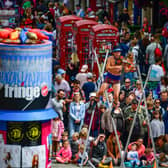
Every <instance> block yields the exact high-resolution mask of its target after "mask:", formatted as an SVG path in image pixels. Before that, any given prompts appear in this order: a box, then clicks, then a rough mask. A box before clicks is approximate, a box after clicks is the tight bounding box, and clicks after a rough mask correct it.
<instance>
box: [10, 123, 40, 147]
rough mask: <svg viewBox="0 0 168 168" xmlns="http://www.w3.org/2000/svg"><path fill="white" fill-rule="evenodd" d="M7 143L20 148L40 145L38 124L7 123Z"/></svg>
mask: <svg viewBox="0 0 168 168" xmlns="http://www.w3.org/2000/svg"><path fill="white" fill-rule="evenodd" d="M7 130H8V131H7V143H8V144H15V145H16V144H20V145H22V146H36V145H41V123H40V122H8V123H7Z"/></svg>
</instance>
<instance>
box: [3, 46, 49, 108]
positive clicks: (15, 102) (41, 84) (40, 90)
mask: <svg viewBox="0 0 168 168" xmlns="http://www.w3.org/2000/svg"><path fill="white" fill-rule="evenodd" d="M43 45H44V46H43ZM49 46H50V45H48V46H47V45H46V46H45V44H41V46H39V47H37V48H33V47H32V49H31V50H30V49H29V46H23V48H22V46H16V47H13V46H12V47H13V48H12V47H8V48H7V47H6V46H5V45H3V44H2V45H1V44H0V53H1V55H0V109H7V110H23V109H24V107H25V106H27V105H28V104H29V105H28V106H27V108H26V109H24V110H32V109H43V108H45V107H46V105H47V104H48V100H49V97H50V92H51V83H52V81H51V80H52V76H51V75H52V72H51V70H52V68H51V67H52V59H51V57H52V52H51V51H50V47H49Z"/></svg>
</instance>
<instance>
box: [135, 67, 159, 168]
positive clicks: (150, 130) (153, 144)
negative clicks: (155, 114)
mask: <svg viewBox="0 0 168 168" xmlns="http://www.w3.org/2000/svg"><path fill="white" fill-rule="evenodd" d="M137 70H138V73H139V79H140V81H141V88H143V84H142V76H141V73H140V69H139V65H137ZM150 71H151V69H150ZM143 99H144V104H145V111H146V116H147V123H148V126H149V134H150V137H151V141H152V146H153V151H154V156H155V160H156V167H159V166H158V160H157V157H156V149H155V143H154V140H153V135H152V129H151V124H150V120H149V114H148V109H147V103H146V97H145V91H144V89H143Z"/></svg>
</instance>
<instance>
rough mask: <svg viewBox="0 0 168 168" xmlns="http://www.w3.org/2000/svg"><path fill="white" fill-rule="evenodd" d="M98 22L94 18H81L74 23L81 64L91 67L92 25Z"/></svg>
mask: <svg viewBox="0 0 168 168" xmlns="http://www.w3.org/2000/svg"><path fill="white" fill-rule="evenodd" d="M97 24H98V23H97V22H95V21H92V20H80V21H77V22H75V24H74V40H75V43H76V46H77V54H78V57H79V60H80V66H82V65H83V64H87V65H88V66H89V68H90V67H91V66H90V65H91V61H92V60H91V58H90V57H89V53H90V50H89V35H90V30H91V28H92V26H94V25H97Z"/></svg>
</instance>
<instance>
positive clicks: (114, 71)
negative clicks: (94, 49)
mask: <svg viewBox="0 0 168 168" xmlns="http://www.w3.org/2000/svg"><path fill="white" fill-rule="evenodd" d="M121 51H122V50H121V49H120V48H119V47H116V48H114V49H113V54H112V56H110V57H109V58H108V59H107V64H106V71H107V73H106V75H105V77H104V82H103V83H102V85H101V88H100V90H99V91H98V93H97V96H98V97H99V96H101V95H103V94H104V91H105V90H106V89H108V87H109V85H110V84H112V86H113V90H114V101H113V106H114V107H117V106H118V105H119V93H120V79H121V73H122V70H124V72H126V73H127V72H130V71H131V70H132V69H133V66H134V64H133V63H130V62H128V61H127V60H126V59H124V57H123V56H121Z"/></svg>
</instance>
